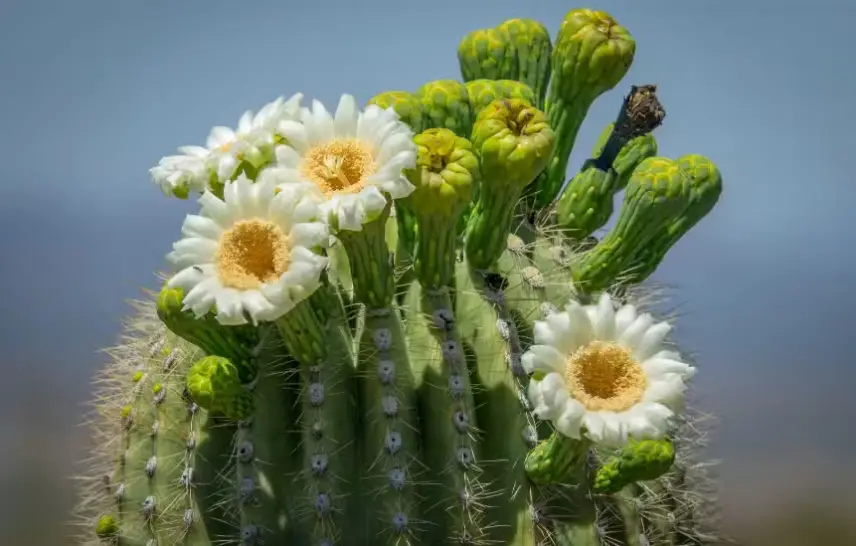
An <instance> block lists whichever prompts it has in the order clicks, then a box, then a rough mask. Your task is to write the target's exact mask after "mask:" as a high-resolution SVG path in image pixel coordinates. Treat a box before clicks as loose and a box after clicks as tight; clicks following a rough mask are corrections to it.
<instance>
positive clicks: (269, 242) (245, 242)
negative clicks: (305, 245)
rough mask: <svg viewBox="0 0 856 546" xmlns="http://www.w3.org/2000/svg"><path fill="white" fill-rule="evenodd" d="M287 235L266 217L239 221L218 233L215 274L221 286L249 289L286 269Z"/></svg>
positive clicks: (289, 249)
mask: <svg viewBox="0 0 856 546" xmlns="http://www.w3.org/2000/svg"><path fill="white" fill-rule="evenodd" d="M290 253H291V246H290V245H289V240H288V235H287V234H285V233H283V231H282V229H280V228H279V226H277V225H276V224H274V223H273V222H270V221H268V220H258V219H253V220H241V221H240V222H237V223H236V224H235V225H234V226H232V227H231V228H230V229H228V230H226V231H225V232H224V233H223V235H221V236H220V244H219V247H218V249H217V256H216V264H217V276H218V278H219V279H220V282H221V283H223V286H227V287H230V288H237V289H239V290H250V289H253V288H258V287H259V286H261V285H262V284H263V283H267V282H273V281H276V280H277V279H278V278H279V277H281V276H282V274H283V273H285V272H286V271H287V270H288V266H289V262H290V256H289V255H290Z"/></svg>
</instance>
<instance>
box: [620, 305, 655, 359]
mask: <svg viewBox="0 0 856 546" xmlns="http://www.w3.org/2000/svg"><path fill="white" fill-rule="evenodd" d="M653 322H654V318H653V317H652V316H651V315H650V314H649V313H643V314H641V315H639V316H638V317H636V320H634V321H633V323H632V324H631V325H630V326H628V327H627V328H626V329H625V330H624V331H623V332H622V333H621V335H619V336H618V343H619V344H620V345H623V346H624V347H627V348H628V349H631V350H635V349H636V347H638V346H639V343H640V342H641V341H642V336H644V335H645V332H647V331H648V328H650V326H651V323H653Z"/></svg>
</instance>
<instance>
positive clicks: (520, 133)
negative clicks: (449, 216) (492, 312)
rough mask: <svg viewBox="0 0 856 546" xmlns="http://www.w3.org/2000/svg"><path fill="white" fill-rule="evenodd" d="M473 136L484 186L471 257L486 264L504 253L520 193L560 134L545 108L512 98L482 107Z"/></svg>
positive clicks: (471, 229)
mask: <svg viewBox="0 0 856 546" xmlns="http://www.w3.org/2000/svg"><path fill="white" fill-rule="evenodd" d="M472 141H473V146H474V148H475V150H476V151H477V152H478V154H479V157H480V159H481V176H482V190H481V191H480V192H479V200H478V202H477V203H476V206H475V209H474V211H473V213H472V215H471V216H470V218H469V222H468V225H467V234H466V238H467V240H466V243H467V251H468V252H467V258H468V259H469V261H470V263H471V264H472V265H473V266H474V267H476V268H478V269H486V268H488V267H490V266H491V265H493V264H494V262H495V261H496V260H497V259H498V258H499V256H500V255H501V254H502V251H503V249H504V248H505V245H506V241H507V238H508V233H510V231H511V222H512V219H513V217H512V213H513V211H514V209H515V208H516V206H517V202H518V200H519V199H520V195H521V193H522V191H523V189H524V188H525V187H526V185H527V184H529V183H530V182H531V181H532V179H534V178H535V176H537V175H538V173H539V172H541V171H542V170H543V168H544V166H545V165H546V163H547V161H548V158H549V156H550V153H551V152H552V151H553V145H554V143H555V137H554V134H553V131H552V130H551V129H550V127H549V126H548V125H547V123H546V119H545V117H544V114H543V113H542V112H540V111H539V110H537V109H536V108H534V107H532V106H531V105H529V104H528V103H526V102H523V101H521V100H519V99H509V100H502V101H494V102H492V103H491V104H490V105H489V106H488V107H487V108H484V109H483V110H482V111H481V112H479V117H478V119H477V120H476V125H475V127H474V128H473V138H472Z"/></svg>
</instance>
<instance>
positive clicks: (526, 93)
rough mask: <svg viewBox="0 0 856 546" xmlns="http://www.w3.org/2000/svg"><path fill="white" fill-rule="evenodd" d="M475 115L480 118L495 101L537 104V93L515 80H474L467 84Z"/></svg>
mask: <svg viewBox="0 0 856 546" xmlns="http://www.w3.org/2000/svg"><path fill="white" fill-rule="evenodd" d="M466 87H467V95H468V96H469V99H470V106H471V107H472V110H473V115H475V116H476V117H477V116H478V114H479V112H481V111H482V110H483V109H484V108H485V107H487V106H488V105H489V104H490V103H492V102H493V101H495V100H503V99H521V100H524V101H526V102H528V103H529V104H535V93H533V92H532V89H530V88H529V86H528V85H526V84H525V83H521V82H517V81H513V80H473V81H470V82H467V83H466Z"/></svg>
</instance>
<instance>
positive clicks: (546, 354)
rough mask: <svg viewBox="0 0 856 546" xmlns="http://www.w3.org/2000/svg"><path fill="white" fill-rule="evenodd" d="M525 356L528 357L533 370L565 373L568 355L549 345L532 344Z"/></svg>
mask: <svg viewBox="0 0 856 546" xmlns="http://www.w3.org/2000/svg"><path fill="white" fill-rule="evenodd" d="M526 355H531V356H529V357H527V356H526ZM524 358H527V360H528V362H529V365H530V366H531V367H532V369H533V371H534V370H538V371H542V372H547V373H550V372H556V373H563V372H564V370H565V358H566V357H565V356H563V355H562V354H561V353H559V351H557V350H556V349H554V348H553V347H550V346H549V345H532V346H531V347H529V350H528V351H526V353H524Z"/></svg>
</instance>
